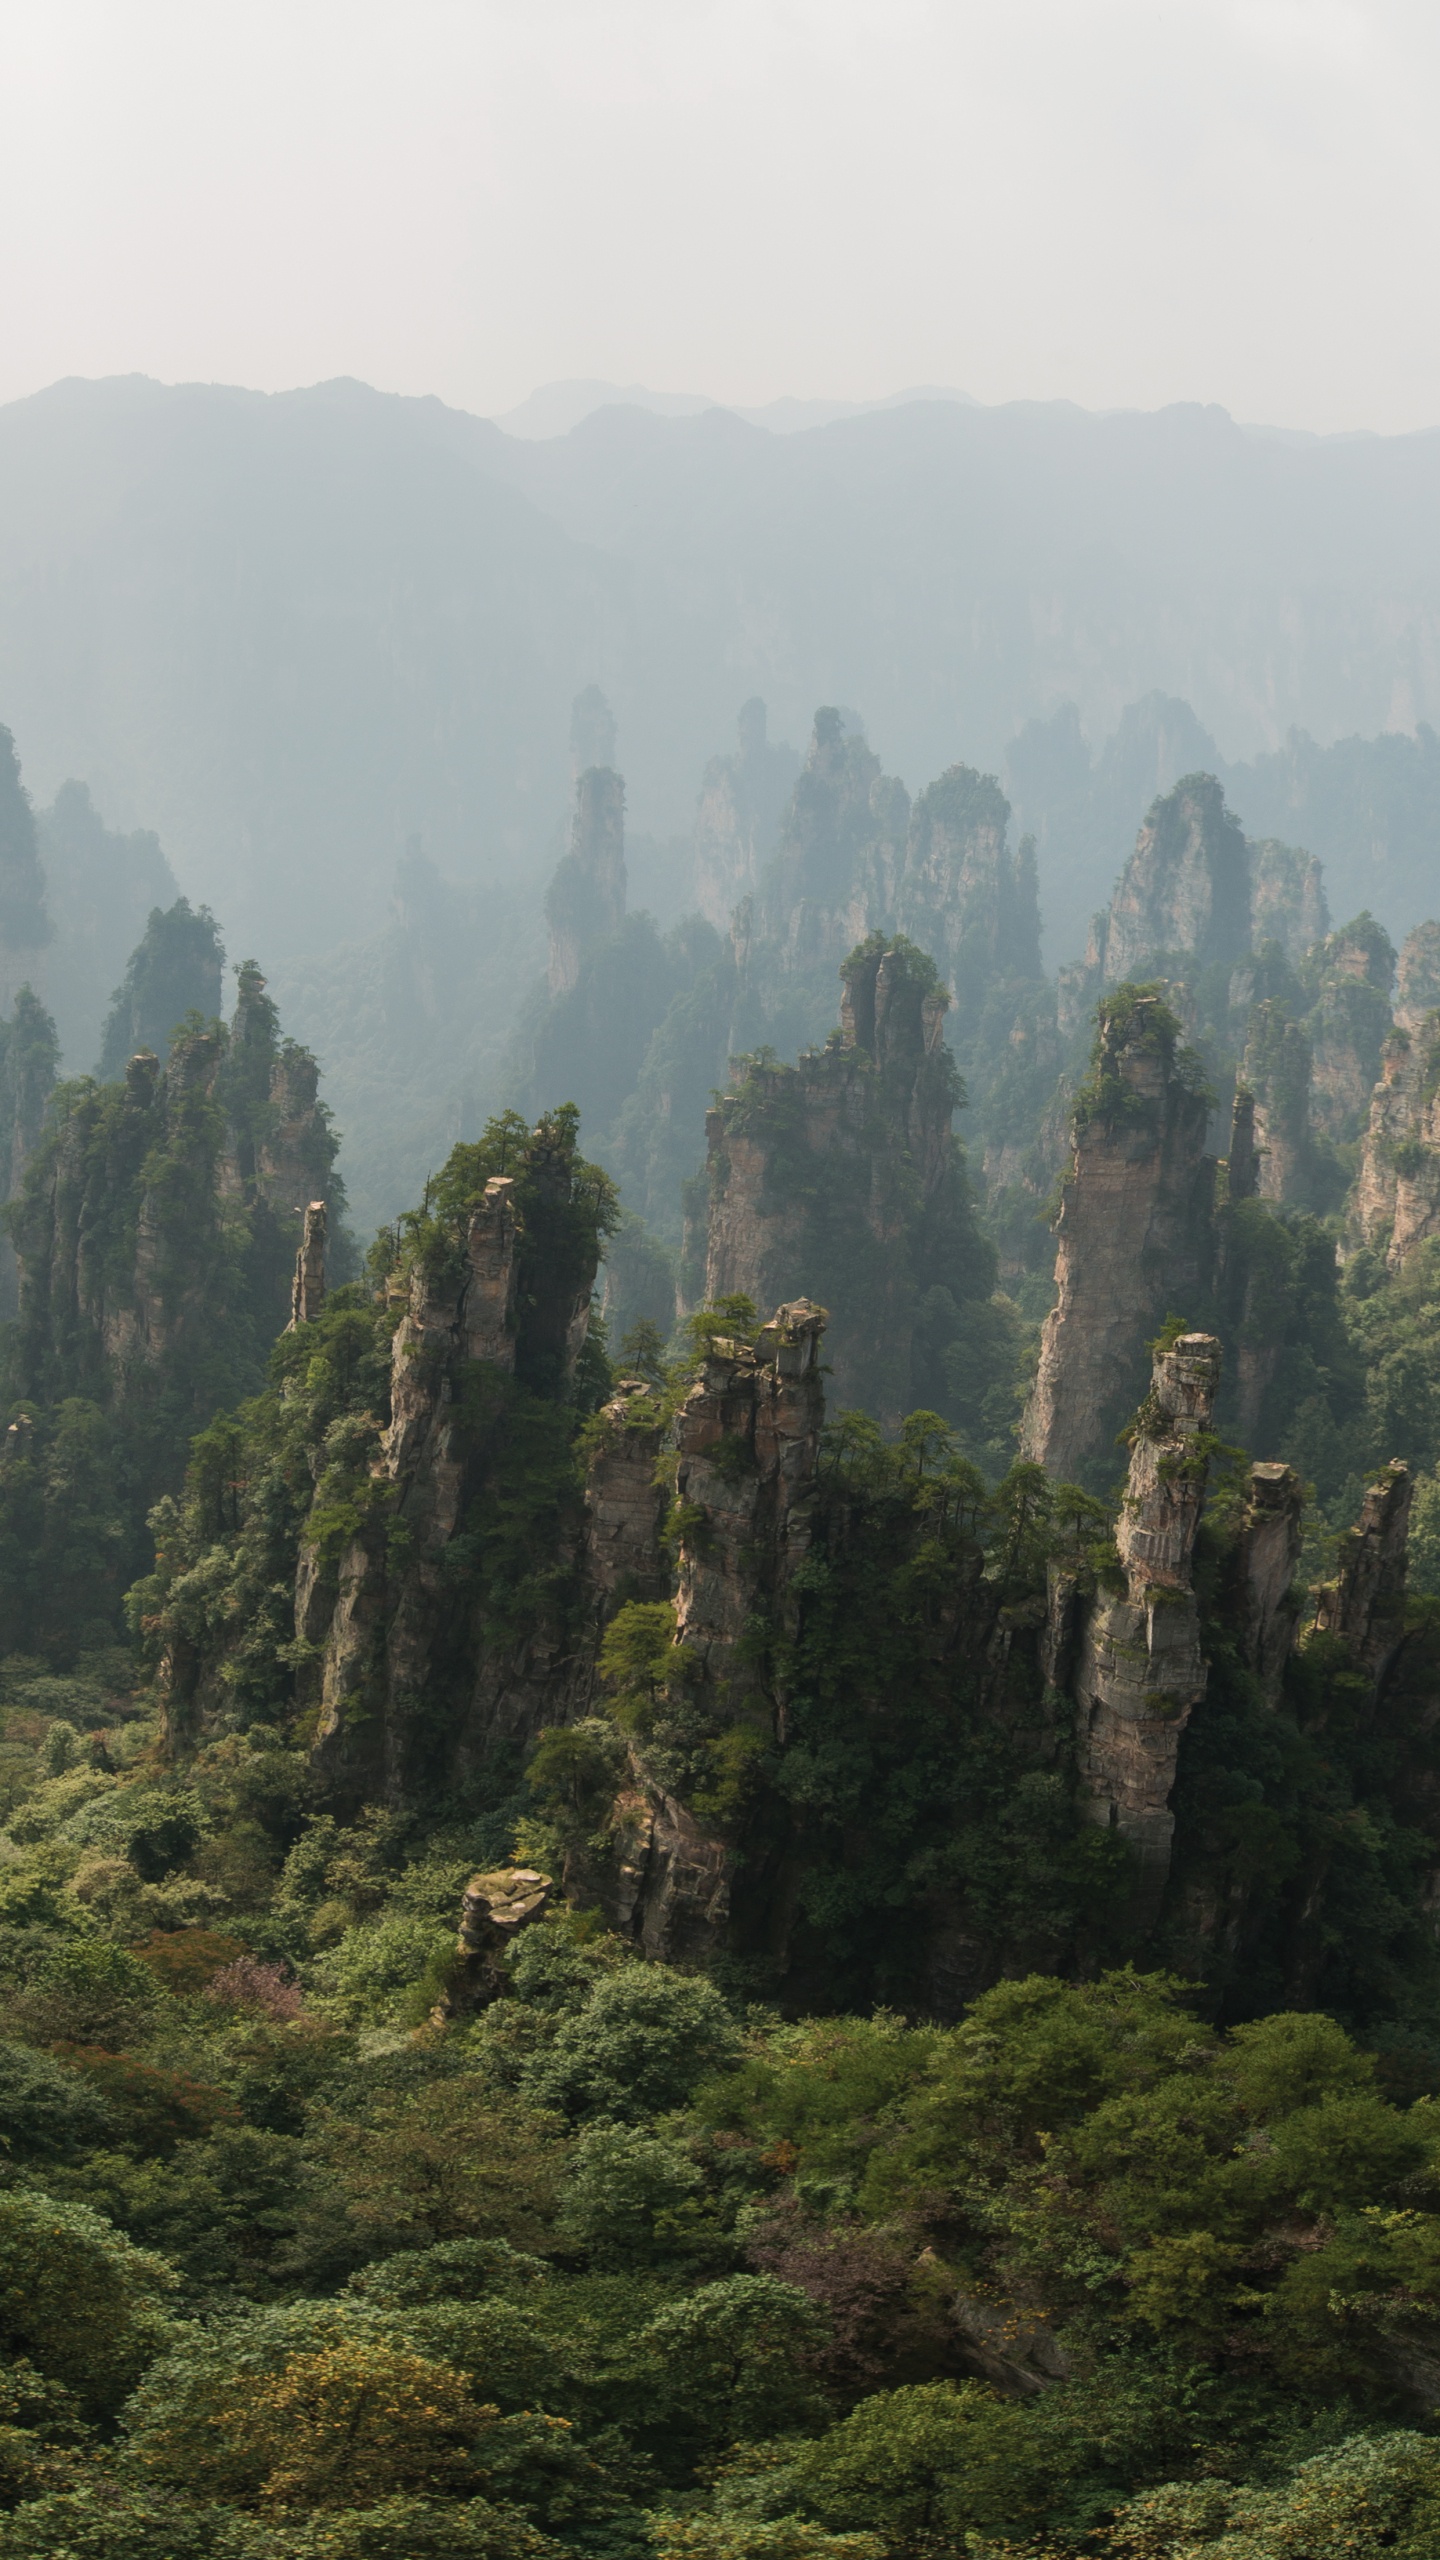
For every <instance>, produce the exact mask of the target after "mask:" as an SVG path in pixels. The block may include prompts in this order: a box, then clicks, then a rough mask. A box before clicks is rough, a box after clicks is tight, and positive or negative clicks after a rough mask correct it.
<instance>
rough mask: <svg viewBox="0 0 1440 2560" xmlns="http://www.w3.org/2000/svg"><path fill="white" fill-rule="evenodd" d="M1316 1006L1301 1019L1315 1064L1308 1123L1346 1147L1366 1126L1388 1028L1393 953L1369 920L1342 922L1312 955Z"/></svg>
mask: <svg viewBox="0 0 1440 2560" xmlns="http://www.w3.org/2000/svg"><path fill="white" fill-rule="evenodd" d="M1308 974H1309V976H1310V977H1311V980H1312V984H1313V986H1314V990H1315V1001H1314V1003H1313V1005H1312V1007H1311V1010H1310V1012H1309V1014H1308V1015H1307V1016H1306V1029H1307V1031H1308V1032H1309V1035H1310V1045H1311V1050H1312V1053H1313V1059H1314V1066H1313V1072H1312V1082H1311V1092H1312V1097H1313V1098H1312V1118H1313V1121H1314V1124H1315V1126H1316V1128H1317V1129H1318V1130H1320V1131H1321V1132H1322V1133H1323V1135H1324V1136H1326V1137H1328V1138H1333V1139H1335V1140H1336V1141H1337V1142H1339V1143H1341V1144H1343V1143H1345V1142H1347V1141H1348V1140H1350V1139H1352V1138H1358V1137H1359V1136H1360V1134H1361V1131H1362V1130H1363V1129H1364V1127H1365V1123H1366V1117H1367V1114H1368V1112H1369V1108H1370V1098H1371V1095H1372V1093H1373V1092H1374V1089H1375V1083H1376V1079H1377V1077H1378V1076H1379V1074H1380V1070H1381V1058H1382V1054H1383V1051H1384V1048H1385V1043H1386V1040H1387V1038H1388V1035H1389V1031H1390V989H1391V985H1392V982H1393V980H1394V976H1395V950H1394V946H1393V944H1392V943H1391V941H1390V937H1389V935H1388V934H1387V933H1386V932H1385V930H1384V928H1383V927H1382V926H1380V925H1378V924H1377V923H1376V922H1375V919H1374V917H1373V916H1369V915H1362V916H1357V917H1356V918H1355V920H1354V922H1353V923H1351V924H1347V925H1342V926H1341V927H1340V930H1339V932H1338V933H1332V934H1331V935H1330V937H1329V939H1328V941H1326V942H1323V943H1322V944H1321V945H1320V948H1319V949H1318V951H1316V952H1315V953H1313V954H1312V957H1311V964H1310V969H1309V972H1308Z"/></svg>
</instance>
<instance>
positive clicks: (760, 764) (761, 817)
mask: <svg viewBox="0 0 1440 2560" xmlns="http://www.w3.org/2000/svg"><path fill="white" fill-rule="evenodd" d="M799 768H800V758H799V756H798V755H797V754H796V752H795V749H794V748H793V747H785V746H772V745H771V743H770V740H769V738H768V737H767V735H766V714H765V705H764V703H763V702H761V701H759V700H753V701H750V702H747V703H746V704H745V705H744V706H743V708H742V710H741V713H740V720H739V738H738V742H737V747H736V751H735V753H734V754H733V755H728V756H714V757H712V759H711V761H710V763H709V764H708V765H707V766H706V768H705V775H704V780H703V782H702V784H701V787H700V802H699V806H698V808H697V810H696V812H695V903H696V905H697V907H698V908H699V910H700V913H701V914H702V916H704V917H705V919H706V922H707V923H709V924H712V925H714V927H715V929H716V931H717V933H725V932H727V931H728V930H729V925H730V918H731V916H732V915H733V913H734V911H735V908H736V907H737V906H738V905H739V903H740V900H741V899H742V898H747V897H749V896H750V895H751V893H752V892H753V891H754V889H755V888H756V886H757V885H758V882H759V879H760V874H761V872H762V870H763V869H764V866H765V864H766V863H767V862H768V861H769V860H770V858H771V856H772V854H773V853H774V851H775V848H776V845H777V843H778V840H779V834H780V823H781V817H782V814H783V811H784V807H785V803H786V801H787V800H788V798H789V796H790V793H791V791H792V789H793V788H794V783H795V777H796V774H797V773H798V771H799Z"/></svg>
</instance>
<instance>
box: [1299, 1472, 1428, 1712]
mask: <svg viewBox="0 0 1440 2560" xmlns="http://www.w3.org/2000/svg"><path fill="white" fill-rule="evenodd" d="M1412 1489H1413V1488H1412V1486H1411V1482H1410V1473H1409V1469H1408V1468H1407V1467H1405V1466H1404V1465H1403V1464H1402V1462H1401V1461H1400V1459H1398V1458H1392V1459H1391V1461H1390V1464H1389V1466H1388V1467H1387V1468H1386V1470H1385V1473H1384V1475H1383V1476H1382V1477H1381V1478H1380V1480H1379V1482H1378V1483H1377V1484H1372V1485H1371V1486H1370V1487H1369V1489H1368V1491H1367V1492H1366V1495H1365V1500H1364V1503H1363V1504H1362V1506H1361V1511H1360V1517H1359V1519H1358V1520H1357V1522H1356V1524H1355V1526H1354V1528H1353V1529H1348V1530H1347V1531H1346V1533H1345V1535H1344V1537H1343V1538H1342V1539H1341V1540H1340V1546H1339V1553H1338V1556H1337V1559H1336V1565H1337V1570H1336V1573H1335V1578H1334V1580H1333V1581H1332V1582H1329V1583H1326V1584H1324V1585H1323V1586H1322V1588H1321V1590H1320V1593H1319V1595H1318V1605H1317V1608H1316V1613H1315V1624H1316V1627H1317V1629H1318V1630H1319V1632H1320V1633H1322V1634H1324V1635H1330V1636H1333V1637H1335V1638H1336V1639H1337V1641H1338V1642H1339V1643H1340V1644H1341V1645H1343V1646H1344V1648H1345V1650H1346V1652H1347V1653H1348V1654H1349V1655H1350V1657H1351V1660H1352V1661H1353V1662H1354V1664H1355V1666H1356V1669H1357V1670H1358V1671H1360V1672H1362V1673H1363V1674H1364V1676H1365V1678H1366V1680H1367V1681H1368V1683H1369V1688H1370V1698H1371V1703H1372V1704H1373V1703H1374V1701H1375V1700H1376V1698H1378V1696H1379V1692H1380V1689H1381V1687H1382V1685H1383V1683H1384V1680H1385V1676H1386V1673H1387V1672H1388V1671H1389V1670H1390V1667H1391V1665H1392V1664H1393V1662H1394V1660H1395V1657H1396V1654H1397V1653H1398V1651H1399V1649H1400V1644H1401V1640H1402V1638H1403V1636H1404V1632H1405V1577H1406V1562H1407V1549H1408V1542H1409V1534H1410V1498H1411V1493H1412Z"/></svg>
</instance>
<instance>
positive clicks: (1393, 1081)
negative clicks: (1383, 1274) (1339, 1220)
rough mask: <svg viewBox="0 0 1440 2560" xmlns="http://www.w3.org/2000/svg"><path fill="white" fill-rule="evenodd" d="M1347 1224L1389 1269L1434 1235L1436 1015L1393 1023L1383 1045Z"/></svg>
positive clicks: (1438, 1179)
mask: <svg viewBox="0 0 1440 2560" xmlns="http://www.w3.org/2000/svg"><path fill="white" fill-rule="evenodd" d="M1352 1219H1353V1224H1354V1226H1355V1228H1356V1229H1357V1230H1358V1232H1359V1234H1360V1235H1361V1237H1362V1238H1363V1239H1364V1241H1365V1243H1367V1244H1371V1245H1379V1244H1384V1246H1385V1248H1386V1260H1387V1262H1388V1264H1389V1267H1390V1269H1391V1270H1392V1271H1398V1270H1399V1269H1400V1268H1401V1266H1402V1264H1403V1263H1404V1262H1405V1261H1406V1260H1407V1259H1408V1257H1409V1255H1410V1254H1411V1253H1413V1252H1414V1250H1415V1247H1416V1245H1417V1244H1423V1243H1424V1242H1425V1241H1426V1239H1427V1238H1428V1237H1430V1236H1433V1235H1440V1012H1435V1013H1429V1014H1423V1015H1421V1016H1420V1018H1419V1019H1418V1021H1415V1022H1413V1024H1411V1023H1406V1022H1403V1021H1402V1022H1397V1024H1396V1026H1395V1029H1394V1030H1393V1031H1392V1032H1391V1034H1390V1037H1389V1039H1388V1040H1387V1041H1386V1044H1385V1053H1384V1056H1383V1058H1382V1060H1381V1066H1380V1081H1379V1083H1378V1084H1377V1085H1376V1087H1375V1090H1374V1092H1373V1094H1372V1095H1371V1097H1370V1119H1369V1125H1368V1127H1367V1129H1366V1132H1365V1142H1364V1146H1363V1148H1362V1150H1361V1156H1360V1171H1359V1175H1358V1177H1357V1179H1356V1185H1355V1195H1354V1206H1353V1211H1352Z"/></svg>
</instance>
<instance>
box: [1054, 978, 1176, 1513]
mask: <svg viewBox="0 0 1440 2560" xmlns="http://www.w3.org/2000/svg"><path fill="white" fill-rule="evenodd" d="M1208 1114H1209V1106H1208V1103H1207V1100H1206V1097H1205V1095H1204V1093H1203V1092H1202V1091H1200V1090H1199V1089H1198V1087H1197V1083H1196V1079H1195V1076H1194V1072H1193V1065H1192V1062H1191V1061H1190V1059H1189V1057H1188V1054H1187V1053H1185V1052H1183V1051H1182V1050H1181V1048H1180V1044H1179V1025H1178V1024H1177V1023H1176V1021H1175V1018H1174V1016H1173V1015H1172V1014H1171V1013H1170V1012H1169V1011H1168V1009H1167V1007H1166V1006H1165V1005H1164V1004H1163V1003H1162V1002H1161V1001H1160V999H1159V998H1158V996H1154V995H1149V994H1137V993H1136V992H1135V991H1134V990H1131V989H1122V990H1121V991H1120V993H1119V995H1118V996H1116V997H1114V998H1109V999H1106V1000H1104V1001H1102V1003H1101V1006H1100V1016H1099V1035H1098V1039H1097V1043H1096V1050H1095V1058H1094V1064H1093V1066H1092V1070H1091V1076H1090V1080H1089V1083H1088V1084H1087V1086H1086V1087H1085V1088H1084V1090H1083V1091H1082V1093H1081V1096H1080V1099H1079V1102H1078V1103H1077V1106H1076V1115H1075V1130H1074V1146H1073V1156H1072V1163H1071V1170H1070V1175H1069V1178H1068V1180H1067V1182H1066V1184H1065V1189H1064V1194H1063V1198H1062V1204H1061V1210H1060V1218H1059V1226H1058V1237H1059V1243H1058V1251H1057V1256H1056V1264H1055V1280H1056V1289H1057V1292H1058V1294H1057V1300H1056V1304H1055V1306H1054V1308H1053V1309H1052V1310H1051V1313H1050V1314H1049V1315H1048V1316H1047V1318H1046V1320H1045V1329H1044V1333H1043V1335H1042V1337H1041V1344H1040V1361H1039V1368H1038V1371H1037V1374H1036V1380H1035V1386H1034V1390H1033V1393H1032V1395H1031V1399H1030V1404H1029V1407H1028V1409H1027V1412H1026V1416H1025V1424H1024V1434H1023V1445H1024V1450H1025V1454H1026V1456H1027V1457H1029V1458H1032V1459H1035V1460H1038V1462H1039V1463H1040V1465H1042V1466H1043V1467H1044V1468H1045V1469H1046V1470H1047V1472H1048V1473H1049V1474H1050V1475H1052V1476H1056V1477H1059V1478H1062V1479H1083V1478H1084V1477H1086V1476H1096V1477H1103V1476H1105V1475H1106V1474H1107V1473H1108V1471H1109V1468H1110V1465H1111V1451H1112V1449H1113V1447H1114V1441H1115V1435H1116V1433H1117V1431H1118V1430H1119V1428H1120V1426H1121V1424H1122V1423H1123V1421H1124V1419H1125V1416H1126V1414H1127V1413H1129V1412H1130V1411H1131V1410H1132V1409H1133V1407H1134V1405H1135V1403H1136V1400H1137V1396H1138V1393H1139V1389H1140V1386H1141V1384H1142V1381H1143V1375H1144V1370H1143V1361H1144V1353H1143V1350H1142V1348H1141V1346H1142V1345H1143V1343H1144V1342H1145V1340H1146V1337H1147V1336H1148V1335H1149V1334H1150V1333H1152V1332H1153V1331H1154V1330H1155V1329H1156V1327H1157V1326H1158V1325H1160V1324H1161V1323H1163V1321H1164V1319H1165V1317H1166V1315H1167V1314H1169V1313H1170V1312H1171V1310H1172V1309H1174V1308H1176V1307H1183V1306H1185V1305H1187V1304H1189V1305H1195V1304H1196V1303H1200V1302H1203V1301H1204V1299H1205V1297H1206V1295H1207V1293H1208V1288H1209V1282H1210V1271H1211V1262H1212V1257H1213V1226H1212V1210H1213V1201H1214V1182H1215V1164H1214V1160H1213V1158H1211V1157H1209V1156H1207V1155H1206V1153H1205V1131H1206V1123H1207V1119H1208Z"/></svg>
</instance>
